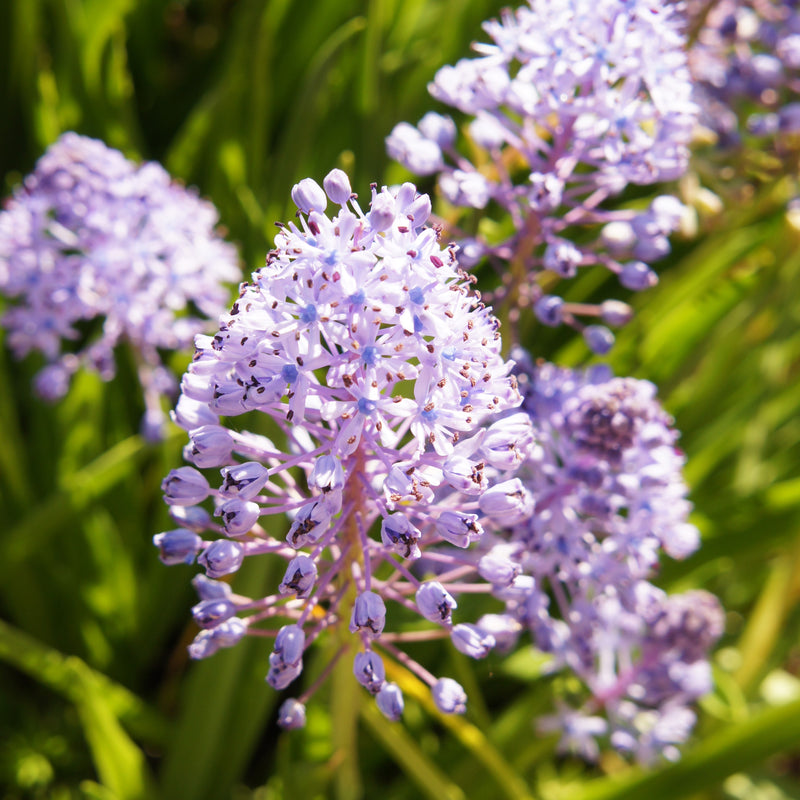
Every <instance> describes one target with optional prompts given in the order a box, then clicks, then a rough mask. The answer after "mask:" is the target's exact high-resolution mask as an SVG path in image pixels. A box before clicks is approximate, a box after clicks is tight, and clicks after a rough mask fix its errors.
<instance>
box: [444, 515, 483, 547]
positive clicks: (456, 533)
mask: <svg viewBox="0 0 800 800" xmlns="http://www.w3.org/2000/svg"><path fill="white" fill-rule="evenodd" d="M436 533H438V534H439V536H441V537H442V539H444V540H445V541H447V542H450V544H454V545H455V546H456V547H469V546H470V544H471V543H472V542H476V541H478V539H480V538H481V536H482V535H483V528H482V527H481V524H480V523H479V522H478V515H477V514H464V513H463V512H461V511H442V513H441V514H439V516H438V517H437V518H436Z"/></svg>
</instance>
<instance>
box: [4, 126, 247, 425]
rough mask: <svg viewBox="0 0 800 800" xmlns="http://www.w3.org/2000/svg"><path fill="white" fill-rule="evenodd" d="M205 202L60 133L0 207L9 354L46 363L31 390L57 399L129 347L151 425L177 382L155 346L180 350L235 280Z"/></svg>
mask: <svg viewBox="0 0 800 800" xmlns="http://www.w3.org/2000/svg"><path fill="white" fill-rule="evenodd" d="M216 224H217V212H216V209H215V208H214V207H213V206H212V205H211V203H209V202H207V201H205V200H201V199H200V198H199V197H198V196H197V195H196V194H195V193H192V192H190V191H187V190H186V189H185V188H184V187H182V186H180V185H178V184H176V183H174V182H172V181H171V180H170V177H169V175H168V174H167V173H166V172H165V171H164V169H163V168H162V167H160V166H159V165H158V164H155V163H147V164H143V165H141V166H137V165H135V164H134V163H133V162H131V161H128V160H127V159H126V158H125V157H124V156H123V155H122V154H121V153H120V152H118V151H116V150H112V149H110V148H108V147H106V146H105V145H104V144H103V143H102V142H100V141H98V140H96V139H89V138H87V137H84V136H79V135H78V134H75V133H66V134H64V135H63V136H62V137H61V138H60V139H59V140H58V141H57V142H55V143H54V144H53V145H52V146H51V147H50V148H49V149H48V151H47V152H46V153H45V154H44V155H43V156H42V158H41V159H40V160H39V161H38V162H37V165H36V169H35V170H34V172H33V173H32V174H31V175H29V176H28V177H27V178H26V179H25V182H24V184H23V186H22V187H20V188H18V189H17V191H16V192H15V194H14V196H13V197H12V198H11V199H10V200H9V201H8V203H7V204H6V208H5V210H4V211H3V212H2V213H0V292H2V294H3V295H5V297H6V298H7V300H8V301H9V306H10V307H9V308H8V309H7V310H6V312H5V314H4V315H3V317H2V324H3V325H4V327H5V328H6V330H7V331H8V344H9V346H10V347H11V348H12V350H13V351H14V353H15V355H16V356H17V357H18V358H21V357H22V356H25V355H26V354H27V353H29V352H31V351H40V352H41V353H42V354H43V355H44V357H45V359H46V360H47V362H48V365H47V366H46V367H44V368H43V369H42V370H40V372H39V373H38V374H37V376H36V379H35V381H36V390H37V392H38V393H39V394H40V395H41V396H42V397H44V398H46V399H49V400H56V399H60V398H61V397H63V395H64V394H65V393H66V391H67V389H68V386H69V381H70V377H71V376H72V374H73V373H74V372H75V371H76V370H78V369H80V368H81V367H86V368H88V369H90V370H93V371H95V372H97V373H99V375H100V376H101V378H103V379H104V380H109V379H110V378H112V377H113V376H114V373H115V371H116V357H115V353H114V349H115V348H116V346H117V345H118V344H120V343H121V342H127V343H128V344H130V345H131V347H132V349H133V352H134V356H135V359H136V362H137V367H138V370H139V379H140V381H141V383H142V389H143V392H144V397H145V405H146V408H147V411H146V415H145V419H144V422H143V426H144V432H145V434H146V435H148V436H154V437H158V436H159V435H160V433H161V424H162V418H163V412H162V410H161V401H160V397H161V396H162V395H167V396H171V395H174V392H175V390H176V388H177V385H176V381H175V378H174V376H173V375H172V373H171V371H170V370H169V368H168V367H167V366H166V365H165V364H164V362H163V357H162V352H163V351H173V350H181V349H186V348H187V347H188V346H189V345H190V344H191V342H192V340H193V338H194V335H195V334H196V333H197V332H198V331H200V330H202V329H203V328H204V327H205V326H206V324H207V323H206V320H207V319H208V318H209V317H210V318H213V317H214V316H216V315H217V314H218V313H219V312H220V311H221V310H222V308H223V306H224V304H225V302H226V301H227V298H228V293H229V290H228V288H227V286H226V283H231V282H235V281H236V280H238V278H239V277H240V274H241V273H240V271H239V268H238V266H237V257H236V252H235V250H234V248H233V247H232V246H231V245H229V244H227V243H225V242H224V241H223V240H222V239H221V238H220V237H219V234H218V233H217V231H216V230H215V226H216Z"/></svg>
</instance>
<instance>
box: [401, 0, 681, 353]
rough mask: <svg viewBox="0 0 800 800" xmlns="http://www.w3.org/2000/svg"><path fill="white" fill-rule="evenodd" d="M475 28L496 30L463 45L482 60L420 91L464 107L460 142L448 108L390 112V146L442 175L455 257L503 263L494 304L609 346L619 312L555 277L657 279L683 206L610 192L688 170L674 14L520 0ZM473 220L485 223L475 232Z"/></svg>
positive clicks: (606, 1)
mask: <svg viewBox="0 0 800 800" xmlns="http://www.w3.org/2000/svg"><path fill="white" fill-rule="evenodd" d="M484 29H485V31H486V32H487V34H488V35H489V36H490V37H491V39H492V42H491V43H489V44H486V43H480V44H475V45H473V47H474V49H475V51H476V52H477V53H478V57H477V58H472V59H463V60H461V61H459V62H458V63H457V64H455V65H454V66H446V67H443V68H442V69H440V70H439V72H438V73H437V74H436V77H435V79H434V81H433V83H432V84H431V85H430V87H429V88H430V92H431V94H432V95H433V97H434V98H436V99H437V100H439V101H441V102H442V103H445V104H446V105H449V106H452V107H453V108H455V109H457V110H458V111H459V112H461V113H462V114H465V115H468V117H469V120H468V122H467V123H466V124H465V125H464V127H463V129H464V136H463V141H462V143H461V145H463V146H459V142H458V138H457V130H456V125H455V123H454V122H453V120H452V119H451V118H450V117H447V116H444V115H442V114H438V113H436V112H430V113H428V114H426V115H425V116H424V117H423V118H422V120H420V122H419V124H418V126H417V127H416V128H415V127H413V126H411V125H409V124H408V123H405V122H404V123H401V124H399V125H398V126H397V127H396V128H395V129H394V131H392V133H391V135H390V136H389V137H388V139H387V150H388V153H389V155H390V156H391V157H392V158H395V159H396V160H398V161H399V162H400V163H401V164H403V165H404V166H405V167H406V168H407V169H409V170H410V171H411V172H413V173H415V174H418V175H429V174H436V175H437V182H438V188H439V192H440V194H441V195H442V196H443V198H444V199H445V200H446V201H447V203H448V204H449V206H450V209H449V210H447V207H446V210H445V212H444V217H445V218H446V219H447V220H448V222H447V223H446V224H447V227H448V236H451V237H453V238H454V239H455V240H456V241H457V242H458V243H459V245H460V246H461V248H462V252H461V254H460V256H459V258H460V260H461V261H462V263H463V265H464V266H470V265H473V264H476V263H477V262H478V261H480V260H481V259H482V258H484V257H488V259H489V260H490V262H491V263H492V264H494V266H495V267H496V268H497V269H498V271H499V272H500V273H501V274H502V275H503V281H504V282H503V285H502V286H501V288H500V289H499V290H497V291H496V292H494V294H493V298H494V302H496V303H497V304H499V303H501V302H504V303H509V304H513V305H515V306H516V307H517V308H523V307H527V308H532V309H533V310H534V312H535V314H536V316H537V317H538V319H539V320H540V321H541V322H543V323H544V324H546V325H559V324H561V323H567V324H570V325H573V326H574V327H575V328H577V329H578V330H580V331H582V332H583V331H585V339H586V342H587V344H588V345H589V347H590V348H592V349H593V350H594V351H595V352H598V353H604V352H606V351H607V350H608V348H609V347H610V345H611V342H613V336H612V334H611V333H610V331H609V330H608V329H607V328H606V327H605V326H607V325H611V326H617V325H621V324H624V323H625V322H626V321H627V320H628V319H629V318H630V315H631V311H630V309H629V308H628V307H627V306H625V305H624V304H622V303H619V302H614V301H611V303H610V304H602V305H593V304H574V303H565V302H563V301H562V300H561V298H559V297H557V296H556V295H554V294H552V292H551V287H553V286H554V285H555V284H556V283H557V282H558V280H560V279H568V278H572V277H574V276H575V275H576V274H577V272H578V271H579V270H582V269H584V268H586V267H589V266H593V265H602V266H604V267H605V268H607V269H608V270H610V271H611V272H613V273H615V274H616V275H618V276H619V278H620V281H621V283H622V284H623V285H624V286H625V287H627V288H629V289H633V290H635V291H638V290H641V289H645V288H647V287H648V286H650V285H652V284H653V283H655V281H656V276H655V273H654V272H653V271H652V270H651V269H650V268H649V266H648V263H650V262H652V261H655V260H657V259H659V258H661V257H662V256H664V255H665V254H666V253H668V252H669V250H670V245H669V241H668V238H667V237H668V236H669V234H670V233H672V232H673V231H675V230H676V229H677V228H678V225H679V223H680V221H681V217H682V215H683V207H682V205H681V203H680V202H679V201H678V200H677V199H676V198H674V197H672V196H670V195H663V196H660V197H657V198H656V199H654V200H653V201H652V202H651V203H650V204H649V205H648V206H647V207H645V208H641V207H640V208H636V209H634V208H621V207H618V208H614V207H613V206H611V205H610V203H609V201H610V200H612V199H613V198H615V197H616V196H618V195H619V194H620V193H621V192H622V191H623V190H624V189H625V188H626V186H628V185H629V184H636V185H644V184H653V183H656V182H659V181H668V180H673V179H675V178H677V177H679V176H680V175H681V174H682V173H683V172H684V170H685V168H686V164H687V158H688V149H687V145H688V143H689V140H690V137H691V133H692V129H693V126H694V123H695V119H696V113H697V110H696V107H695V106H694V104H693V102H692V100H691V97H690V95H691V83H690V78H689V73H688V69H687V67H686V55H685V52H684V46H685V39H684V36H683V34H682V32H681V30H680V19H679V17H678V15H677V14H676V12H675V10H674V9H673V8H672V7H671V6H670V5H669V4H667V3H659V2H654V1H653V0H630V2H625V3H621V2H619V1H618V0H599V2H598V1H597V0H573V1H571V2H567V0H530V2H529V6H526V7H522V8H520V9H518V10H517V11H515V12H511V11H506V12H504V13H503V15H502V17H501V19H500V20H491V21H489V22H486V23H485V24H484ZM459 209H460V212H459ZM476 209H478V210H481V213H480V214H479V215H476V214H475V210H476ZM469 218H472V219H476V218H477V219H480V221H481V224H480V225H479V226H478V229H477V230H467V228H468V226H469V221H468V220H469ZM645 262H646V263H645ZM532 276H534V277H536V278H537V280H535V281H532V280H531V277H532ZM515 313H518V312H517V311H515ZM578 317H581V318H586V317H588V318H589V320H590V321H591V320H592V319H595V320H596V321H597V322H602V323H603V325H590V326H589V327H588V328H587V327H586V325H585V323H584V322H582V321H581V320H579V319H578ZM512 319H513V316H512ZM600 329H602V330H600Z"/></svg>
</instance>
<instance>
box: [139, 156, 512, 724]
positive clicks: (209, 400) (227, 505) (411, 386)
mask: <svg viewBox="0 0 800 800" xmlns="http://www.w3.org/2000/svg"><path fill="white" fill-rule="evenodd" d="M323 185H324V189H323V188H322V187H320V186H319V185H318V184H317V183H316V182H315V181H313V180H311V179H308V178H307V179H305V180H303V181H301V182H300V183H298V184H297V185H296V186H295V187H294V190H293V191H292V198H293V200H294V202H295V204H296V205H297V206H298V209H299V211H298V220H297V222H290V223H289V224H288V225H280V226H279V227H280V232H279V233H278V235H277V236H276V239H275V249H274V250H273V251H272V252H270V253H269V254H268V256H267V263H266V266H265V267H264V268H263V269H261V270H259V271H257V272H255V273H254V274H253V278H252V281H251V282H250V283H246V284H243V286H242V288H241V292H240V295H239V298H238V299H237V300H236V302H235V303H234V305H233V308H232V309H231V312H230V314H227V315H224V316H223V317H222V318H221V322H220V329H219V332H218V333H217V334H215V335H214V336H202V335H201V336H198V337H197V340H196V353H195V357H194V361H193V362H192V364H191V366H190V368H189V370H188V372H187V374H186V375H185V376H184V379H183V382H182V394H181V397H180V399H179V401H178V404H177V407H176V410H175V414H174V418H175V420H176V421H177V423H178V424H179V425H181V426H182V427H183V428H185V429H186V430H187V431H188V433H189V444H188V445H187V446H186V449H185V451H184V452H185V456H186V458H187V459H188V460H189V461H190V462H193V463H194V465H195V467H181V468H178V469H175V470H173V471H172V472H171V473H170V475H169V476H168V477H167V478H166V479H165V480H164V486H163V488H164V493H165V498H166V501H167V503H169V504H170V505H171V507H172V509H173V512H174V513H173V516H174V517H175V519H176V521H177V523H178V525H179V526H180V527H179V528H177V529H176V530H174V531H167V532H165V533H163V534H159V535H158V536H157V537H156V538H155V544H156V545H157V547H158V548H159V551H160V554H161V559H162V560H163V561H164V562H165V563H167V564H176V563H183V562H191V561H192V560H193V558H194V557H195V556H196V555H197V554H199V557H198V558H197V560H198V562H199V563H200V564H201V565H202V566H203V567H205V571H206V575H205V576H203V575H201V576H198V578H196V579H195V586H196V587H197V589H198V593H199V595H200V603H199V605H197V606H195V609H194V617H195V620H196V621H197V622H198V624H199V625H200V626H201V628H202V630H201V632H200V633H199V634H198V636H197V638H196V639H195V642H194V643H193V644H192V645H191V647H190V653H191V655H192V656H193V657H198V658H201V657H204V656H206V655H210V654H211V653H212V652H214V651H215V650H216V649H218V648H219V647H227V646H230V645H232V644H235V642H236V641H238V640H239V639H240V638H241V636H243V635H250V636H261V637H266V638H267V639H274V645H273V649H272V654H271V656H270V669H269V673H268V674H267V681H268V682H269V683H270V685H271V686H273V687H274V688H276V689H283V688H285V687H287V686H288V685H289V684H291V683H293V682H294V681H295V680H296V679H297V678H298V677H299V676H300V674H301V673H302V670H303V659H304V655H305V653H306V651H307V650H308V648H309V646H310V645H311V644H312V643H313V642H314V641H315V640H316V639H317V638H318V637H320V636H322V635H325V634H326V632H327V631H329V630H330V631H331V633H332V637H333V641H342V642H343V644H342V646H341V648H340V649H339V651H338V653H337V656H334V657H333V658H332V659H331V662H330V664H329V665H328V666H327V667H326V670H327V669H330V668H331V667H332V666H333V664H334V663H335V662H336V660H337V658H338V657H341V656H342V655H343V654H344V653H345V652H348V656H347V657H348V658H349V659H351V660H352V663H353V671H354V676H355V679H356V680H357V681H358V682H359V683H361V684H362V686H364V687H365V689H366V690H367V691H368V692H369V693H370V694H372V695H374V696H375V697H376V701H377V705H378V708H379V709H380V710H381V711H382V712H383V713H384V714H385V715H386V716H387V717H388V718H389V719H397V718H398V717H399V716H400V715H401V713H402V710H403V696H402V691H401V689H400V687H399V686H398V685H397V684H396V683H394V682H390V681H387V680H386V669H385V665H384V661H383V659H384V658H385V657H387V656H388V657H389V658H391V659H393V660H397V661H399V662H400V663H401V664H402V665H403V666H405V667H408V668H409V669H410V670H412V671H413V672H414V673H416V675H418V676H419V677H421V678H422V679H423V680H424V681H425V682H426V683H428V685H430V686H431V687H432V689H433V699H434V701H435V703H436V704H437V706H438V707H439V709H441V710H442V711H443V712H446V713H460V712H462V711H463V710H464V706H465V701H466V698H465V696H464V693H463V690H462V689H461V687H459V686H458V684H457V683H456V682H455V681H453V680H452V679H449V678H447V679H446V678H437V677H435V676H433V675H432V674H430V673H429V672H428V671H427V670H426V669H425V668H424V667H423V666H421V665H420V664H418V663H416V662H415V661H413V660H412V659H411V658H410V657H409V656H408V655H407V654H405V652H404V651H403V650H402V649H401V645H402V643H403V641H404V640H405V639H407V638H410V639H419V638H439V637H447V636H450V637H451V638H452V640H453V643H454V644H455V646H456V647H457V648H458V649H460V650H462V651H463V652H467V653H468V654H469V655H471V656H474V657H476V658H477V657H482V656H484V655H486V653H487V652H488V651H489V650H490V649H491V647H492V645H493V644H494V639H493V637H492V635H491V634H487V633H484V632H480V631H478V630H477V628H475V627H474V626H473V625H471V624H470V623H469V622H464V621H462V620H461V619H460V618H459V612H458V603H457V599H456V598H457V596H458V593H459V591H483V592H485V593H487V594H488V592H489V591H490V590H491V585H490V584H488V583H485V582H484V583H482V584H479V583H470V584H469V585H468V586H466V587H464V586H462V585H461V582H460V579H461V575H462V573H463V572H464V571H466V573H470V574H474V569H473V568H472V566H471V565H470V564H469V562H468V561H467V562H466V566H464V564H465V559H464V558H463V555H462V554H463V553H464V549H465V548H467V547H468V546H469V545H470V544H471V543H472V542H475V541H477V540H479V539H480V537H481V535H482V528H481V526H480V524H479V522H478V513H477V512H478V511H479V509H478V506H479V495H480V493H481V491H482V490H483V489H484V488H485V484H484V483H482V481H481V471H482V469H483V467H484V461H483V457H482V451H480V447H479V445H480V441H482V437H483V436H484V432H483V431H481V430H479V426H480V425H481V424H482V423H483V422H485V421H486V420H487V419H490V418H491V417H492V416H493V415H496V414H497V413H498V412H502V411H505V410H507V409H509V408H510V407H512V406H514V405H516V404H518V403H519V401H520V396H519V393H518V392H517V389H516V379H515V378H514V376H513V375H510V374H509V373H510V369H511V362H506V361H505V360H504V359H503V358H502V357H501V355H500V338H499V331H498V324H497V322H496V320H495V319H494V318H493V317H492V316H491V314H490V313H489V310H488V309H487V308H486V307H484V305H483V304H482V303H481V302H480V300H479V298H478V296H477V295H476V294H474V293H473V292H472V291H471V290H470V288H469V287H470V280H469V279H468V278H467V276H465V275H464V274H463V273H462V272H461V271H460V270H459V268H458V263H457V261H456V258H455V253H454V250H453V249H452V248H447V249H442V248H441V247H440V245H439V243H438V241H437V239H438V234H437V231H436V230H434V229H432V228H428V227H425V224H424V223H425V221H426V220H427V218H428V216H429V214H430V200H429V199H428V197H427V196H425V195H419V194H418V193H417V192H416V190H415V188H414V186H412V185H411V184H404V185H402V186H400V187H398V188H395V189H386V188H384V189H382V190H380V191H379V190H378V189H377V188H375V187H373V189H372V198H371V203H370V208H369V209H368V210H367V211H366V212H363V211H362V210H361V208H360V206H359V205H358V203H357V201H356V199H355V195H354V194H352V192H351V189H350V183H349V180H348V179H347V176H346V175H345V174H344V173H343V172H342V171H341V170H334V171H333V172H331V173H330V174H329V175H328V176H327V177H326V178H325V181H324V183H323ZM329 199H330V201H332V202H333V203H334V204H335V205H336V206H337V207H336V208H335V210H334V213H333V214H332V215H331V216H330V217H329V216H328V215H327V214H326V208H327V206H328V204H329ZM265 431H271V434H270V435H272V436H274V435H275V432H276V431H277V433H278V434H279V436H280V439H279V440H276V442H275V443H273V442H272V441H271V440H270V439H268V438H267V437H266V436H265V435H264V432H265ZM201 470H202V472H201ZM204 505H207V506H208V508H209V509H213V514H214V518H216V519H214V518H212V517H211V516H210V515H209V513H208V511H207V510H206V509H205V508H204ZM199 534H205V537H206V538H201V537H200V535H199ZM423 553H424V554H425V556H426V561H428V562H430V563H432V564H435V565H436V567H437V570H438V571H437V573H436V574H435V576H434V577H435V580H432V579H429V578H428V576H427V575H426V574H422V573H421V572H420V570H418V569H417V568H416V567H415V565H414V562H415V561H416V560H417V559H419V558H420V556H421V555H422V554H423ZM254 556H271V557H273V558H277V559H282V560H283V561H284V562H285V572H284V575H283V579H282V580H281V581H280V583H279V584H276V585H275V586H274V587H273V591H272V593H270V594H269V595H268V596H266V597H259V598H249V597H243V596H241V595H238V594H235V593H233V592H232V591H231V589H230V588H229V587H228V586H227V584H226V583H224V582H221V581H219V580H218V579H219V578H221V577H224V576H228V575H230V574H232V573H234V572H235V571H236V570H238V568H239V566H240V565H241V563H242V562H243V560H244V559H245V558H249V557H254ZM406 610H408V611H411V612H414V613H416V614H418V615H420V617H421V618H422V619H423V620H425V621H426V623H425V624H426V625H427V630H424V631H419V630H417V631H414V632H409V633H408V634H405V633H404V632H403V631H401V630H398V625H397V621H402V618H403V616H404V612H405V611H406ZM345 629H347V630H345ZM348 631H349V633H348ZM328 641H331V639H330V638H329V639H328ZM323 674H326V673H323ZM315 688H316V684H315V685H314V686H311V687H308V688H307V689H306V691H305V692H304V693H302V694H301V695H300V696H299V697H297V698H295V702H291V703H289V704H288V705H287V704H284V706H283V707H282V710H281V713H280V721H281V724H283V725H285V726H286V727H290V728H291V727H298V726H300V725H302V722H303V720H304V713H302V706H303V704H304V703H305V701H306V700H307V699H308V697H310V695H311V694H312V693H313V691H314V690H315Z"/></svg>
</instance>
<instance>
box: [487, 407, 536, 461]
mask: <svg viewBox="0 0 800 800" xmlns="http://www.w3.org/2000/svg"><path fill="white" fill-rule="evenodd" d="M533 444H534V437H533V425H532V424H531V418H530V415H529V414H527V413H526V412H520V413H517V414H511V416H508V417H504V418H503V419H500V420H498V421H497V422H495V423H493V424H492V425H490V426H489V428H488V429H487V431H486V436H484V438H483V441H482V442H481V447H480V454H481V455H482V456H483V457H484V458H485V459H486V461H487V462H488V463H489V464H490V465H491V466H493V467H495V469H499V470H502V471H504V472H505V471H508V470H512V469H516V468H517V467H518V466H519V465H520V464H521V463H522V462H523V461H524V460H525V458H526V457H527V456H528V454H529V452H530V449H531V447H532V446H533Z"/></svg>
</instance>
